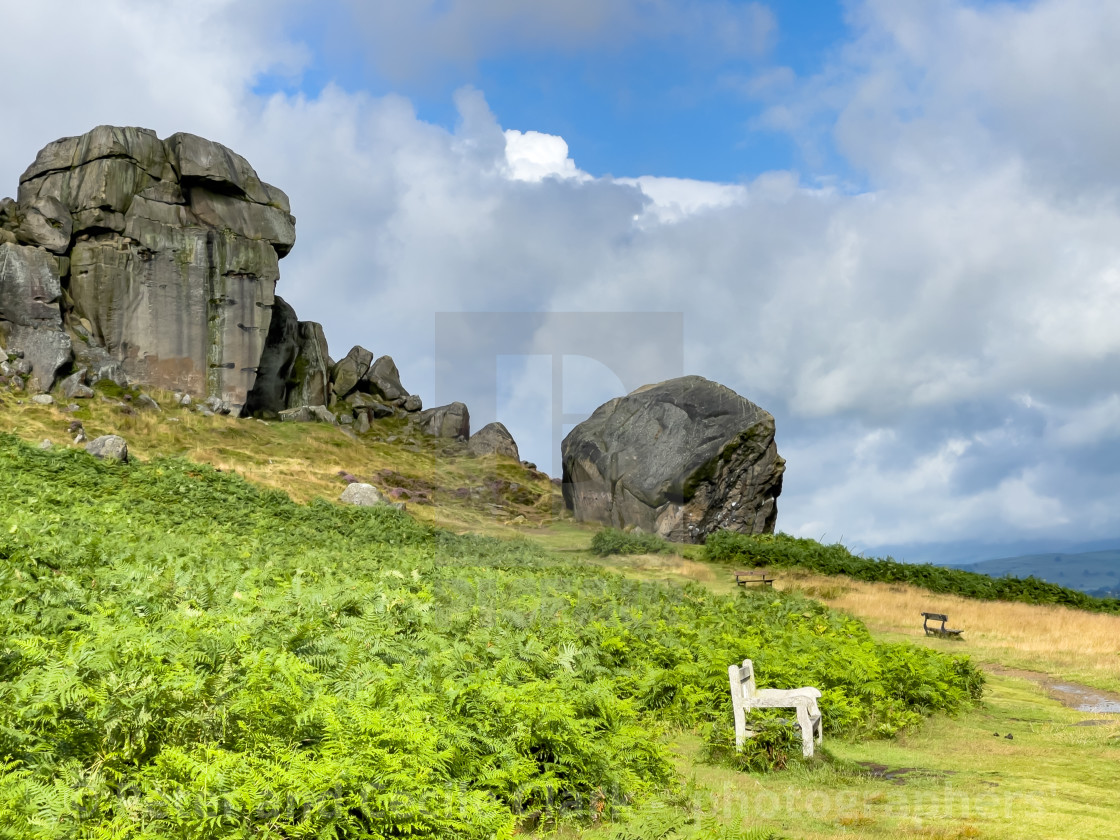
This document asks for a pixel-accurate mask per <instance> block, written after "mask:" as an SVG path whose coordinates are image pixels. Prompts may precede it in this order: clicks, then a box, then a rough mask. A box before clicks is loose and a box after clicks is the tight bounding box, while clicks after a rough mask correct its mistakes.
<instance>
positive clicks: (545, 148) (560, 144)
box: [505, 128, 591, 181]
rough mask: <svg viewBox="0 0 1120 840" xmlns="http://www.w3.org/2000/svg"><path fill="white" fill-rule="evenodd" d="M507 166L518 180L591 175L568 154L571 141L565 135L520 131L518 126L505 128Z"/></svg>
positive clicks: (586, 177) (587, 176)
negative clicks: (579, 166)
mask: <svg viewBox="0 0 1120 840" xmlns="http://www.w3.org/2000/svg"><path fill="white" fill-rule="evenodd" d="M505 138H506V166H507V167H508V171H509V176H510V177H511V178H513V179H514V180H517V181H540V180H542V179H544V178H549V177H553V178H576V179H578V180H581V181H587V180H590V179H591V176H590V175H588V174H587V173H586V172H582V171H580V170H579V169H577V168H576V162H575V161H574V160H572V159H571V158H570V157H568V144H567V143H566V142H564V138H563V137H557V136H556V135H555V134H542V133H541V132H539V131H525V132H521V131H518V130H517V129H515V128H508V129H506V131H505Z"/></svg>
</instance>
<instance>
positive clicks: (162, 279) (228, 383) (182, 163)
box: [0, 126, 295, 410]
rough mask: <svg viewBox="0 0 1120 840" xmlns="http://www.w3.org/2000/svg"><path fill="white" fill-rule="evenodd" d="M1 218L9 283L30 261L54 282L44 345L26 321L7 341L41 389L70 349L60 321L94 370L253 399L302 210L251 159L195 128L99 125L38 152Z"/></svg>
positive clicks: (83, 362)
mask: <svg viewBox="0 0 1120 840" xmlns="http://www.w3.org/2000/svg"><path fill="white" fill-rule="evenodd" d="M0 225H2V226H3V227H4V228H6V229H7V230H8V232H9V233H11V234H13V235H14V237H15V239H16V242H17V243H19V244H18V245H15V246H12V245H11V244H8V245H6V246H4V247H6V248H9V249H12V248H14V251H11V250H10V251H9V253H8V254H7V255H6V256H5V258H4V259H5V260H6V264H7V265H8V266H9V267H8V268H7V269H4V270H5V272H6V273H5V275H4V277H3V278H2V280H0V282H2V283H3V285H4V287H5V288H7V287H8V286H9V284H10V276H9V275H10V274H11V273H12V272H13V271H15V273H16V274H19V273H20V271H21V269H19V268H18V267H17V268H16V269H12V268H11V266H12V265H16V266H19V265H21V264H22V265H24V266H32V268H33V270H34V272H37V275H36V276H39V277H40V278H42V279H41V280H40V283H41V285H43V286H44V287H47V286H49V287H51V291H53V289H54V287H56V286H57V287H58V294H57V295H56V297H57V298H58V299H57V300H54V301H51V303H52V304H53V306H52V309H53V310H54V312H53V314H52V317H51V319H49V320H50V321H51V323H49V324H46V323H43V324H37V325H35V328H36V329H38V330H40V332H41V333H42V335H41V336H40V337H38V338H37V339H35V340H33V341H31V343H32V344H36V345H37V355H35V356H33V355H32V354H31V353H29V352H28V346H27V345H28V337H27V335H26V333H24V334H19V335H16V336H15V337H13V338H11V339H9V341H10V343H11V344H12V345H13V346H16V347H19V348H20V349H23V350H24V353H25V355H26V356H27V357H29V358H32V364H33V370H34V372H33V377H34V378H35V384H36V385H37V386H38V387H40V388H49V387H50V385H51V384H52V383H53V381H54V378H55V377H56V376H57V374H58V372H59V371H60V370H61V369H62V368H64V367H65V366H66V364H67V363H69V361H70V358H69V352H66V353H63V349H64V344H65V341H64V340H63V338H62V337H61V336H59V335H55V334H53V333H59V332H61V334H62V336H65V337H66V339H67V340H70V341H71V342H72V349H73V353H74V355H75V356H76V361H77V364H78V365H79V366H83V367H87V368H89V369H90V370H91V371H94V372H95V375H111V374H110V373H109V372H111V371H119V374H118V375H120V376H121V377H122V378H127V379H130V380H133V381H136V382H143V383H145V384H147V385H151V386H155V387H161V388H166V389H168V390H175V391H180V392H183V393H188V394H191V395H193V396H195V397H196V398H205V397H216V398H218V399H220V400H222V401H224V402H228V403H229V404H230V405H231V406H232V407H233V408H234V409H235V410H240V408H241V407H242V406H244V405H245V403H246V400H247V398H248V395H249V393H250V392H251V391H252V389H253V387H254V385H255V382H256V377H257V370H258V367H259V365H260V362H261V356H262V352H263V350H264V348H265V342H266V337H267V335H268V333H269V326H270V321H271V315H272V308H273V305H274V295H273V291H274V289H275V286H276V281H277V280H278V279H279V276H280V272H279V268H278V260H279V259H280V258H281V257H283V256H284V255H285V254H287V253H288V251H290V250H291V248H292V245H293V244H294V243H295V219H294V218H293V217H292V215H291V212H290V208H289V206H288V198H287V196H285V195H284V193H283V192H281V191H280V190H278V189H276V188H275V187H272V186H269V185H268V184H266V183H264V182H263V181H261V180H260V178H259V177H258V176H257V174H256V172H254V171H253V168H252V167H251V166H250V165H249V163H248V162H247V161H246V160H245V159H244V158H243V157H241V156H240V155H237V154H235V153H234V152H232V151H230V150H229V149H227V148H226V147H224V146H222V145H220V144H218V143H214V142H211V141H209V140H204V139H203V138H201V137H196V136H194V135H192V134H175V135H173V136H172V137H169V138H168V139H167V140H162V141H161V140H160V139H159V138H158V137H157V136H156V135H155V133H154V132H152V131H150V130H148V129H143V128H117V127H113V126H99V127H98V128H95V129H93V130H92V131H90V132H88V133H87V134H83V135H82V136H81V137H65V138H63V139H61V140H57V141H55V142H54V143H51V144H49V145H48V146H46V147H45V148H44V149H43V150H42V151H40V152H39V154H38V156H37V157H36V159H35V162H34V163H33V164H31V166H30V167H28V169H27V171H25V172H24V173H23V175H22V177H21V178H20V184H19V200H18V202H17V203H15V204H14V205H13V204H12V203H11V202H10V201H8V202H6V205H5V208H4V212H3V218H2V219H0ZM53 255H58V256H57V257H56V256H53ZM44 302H46V301H45V297H44ZM9 315H10V312H8V311H5V312H4V314H3V320H5V321H7V322H8V323H9V324H12V325H14V327H25V328H26V327H27V326H28V325H27V324H23V323H21V322H20V321H19V320H18V319H17V320H13V319H12V318H10V317H8V316H9ZM5 329H6V331H7V332H9V333H11V332H13V327H6V328H5ZM15 332H17V333H19V330H15ZM40 350H41V352H38V351H40ZM65 350H67V351H69V350H70V348H65ZM63 355H65V356H66V358H65V359H64V360H63V362H62V363H61V364H56V363H57V361H58V358H59V357H60V356H63ZM52 368H53V369H52ZM281 407H282V406H281Z"/></svg>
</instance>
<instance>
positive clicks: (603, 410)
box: [561, 376, 785, 542]
mask: <svg viewBox="0 0 1120 840" xmlns="http://www.w3.org/2000/svg"><path fill="white" fill-rule="evenodd" d="M561 454H562V458H563V467H564V477H563V492H564V501H565V503H566V504H567V506H568V507H569V508H570V509H571V510H572V511H573V512H574V513H575V516H576V518H577V519H579V520H583V521H592V522H601V523H603V524H604V525H612V526H614V527H616V528H623V527H626V526H640V527H641V528H642V529H643V530H645V531H649V532H653V533H657V534H660V535H661V536H663V537H666V538H667V539H670V540H675V541H677V542H703V540H704V538H705V537H706V536H707V535H708V534H710V533H712V532H713V531H716V530H720V529H727V530H732V531H739V532H741V533H748V534H758V533H771V532H773V530H774V524H775V521H776V519H777V501H776V500H777V498H778V495H779V494H780V493H781V491H782V474H783V472H784V471H785V461H784V460H783V459H782V458H781V457H780V456H779V455H778V450H777V446H776V445H775V443H774V418H773V416H771V415H770V413H769V412H767V411H764V410H763V409H761V408H759V407H758V406H757V405H755V404H754V403H752V402H750V401H749V400H746V399H744V398H743V397H741V396H739V395H738V394H736V393H735V392H734V391H732V390H730V389H729V388H725V387H724V386H722V385H719V384H717V383H715V382H711V381H709V380H707V379H704V378H703V377H700V376H685V377H681V378H679V379H671V380H669V381H667V382H662V383H660V384H658V385H649V386H645V387H644V388H639V389H638V390H636V391H634V392H632V393H630V394H628V395H627V396H625V397H620V398H618V399H614V400H611V401H610V402H608V403H605V404H604V405H601V406H600V407H599V408H598V409H596V410H595V412H594V413H593V414H592V415H591V417H589V418H588V419H587V420H585V421H584V422H583V423H580V424H579V425H578V426H576V427H575V428H574V429H572V431H571V433H569V434H568V436H567V437H566V438H564V441H563V443H562V445H561Z"/></svg>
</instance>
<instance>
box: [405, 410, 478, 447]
mask: <svg viewBox="0 0 1120 840" xmlns="http://www.w3.org/2000/svg"><path fill="white" fill-rule="evenodd" d="M412 418H413V422H414V423H416V425H417V426H418V427H419V429H420V431H421V432H423V433H424V434H426V435H431V436H432V437H440V438H454V439H457V440H466V439H467V438H469V437H470V436H471V415H470V412H469V411H467V407H466V406H465V405H464V404H463V403H461V402H453V403H451V404H450V405H441V406H439V407H437V408H429V409H428V410H427V411H421V412H420V413H419V414H414V415H412Z"/></svg>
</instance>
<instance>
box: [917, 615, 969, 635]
mask: <svg viewBox="0 0 1120 840" xmlns="http://www.w3.org/2000/svg"><path fill="white" fill-rule="evenodd" d="M922 616H923V617H924V618H923V621H922V629H923V630H925V631H926V635H927V636H951V637H957V638H959V637H960V635H961V633H962V632H964V631H963V630H950V629H949V628H948V627H946V626H945V622H946V621H948V620H949V616H947V615H942V614H941V613H927V612H924V613H922ZM931 621H940V622H941V626H940V627H932V626H930V622H931Z"/></svg>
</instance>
